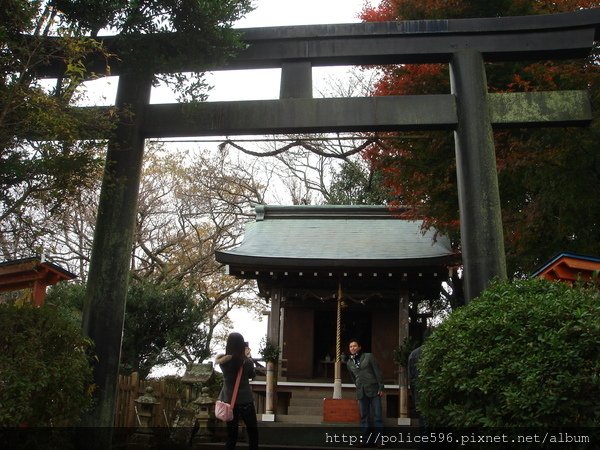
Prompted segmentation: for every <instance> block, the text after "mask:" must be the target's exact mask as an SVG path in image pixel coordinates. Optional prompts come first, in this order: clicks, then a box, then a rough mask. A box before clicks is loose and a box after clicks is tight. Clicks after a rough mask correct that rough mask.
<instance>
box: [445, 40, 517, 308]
mask: <svg viewBox="0 0 600 450" xmlns="http://www.w3.org/2000/svg"><path fill="white" fill-rule="evenodd" d="M450 82H451V87H452V94H454V95H455V96H456V109H457V116H458V124H457V127H456V129H455V131H454V140H455V150H456V172H457V173H456V174H457V182H458V202H459V207H460V236H461V253H462V261H463V266H464V274H465V281H464V289H465V298H466V299H467V300H470V299H472V298H475V297H477V296H478V295H479V294H480V293H481V292H482V291H483V290H484V289H485V288H486V287H487V286H488V284H489V283H490V281H491V280H492V279H494V278H499V279H505V278H506V259H505V256H504V236H503V231H502V214H501V208H500V191H499V189H498V177H497V175H496V173H497V172H496V151H495V149H494V135H493V133H492V120H491V115H490V108H489V104H488V93H487V77H486V74H485V67H484V64H483V57H482V55H481V53H480V52H478V51H475V50H464V51H460V52H457V53H454V54H453V56H452V59H451V61H450Z"/></svg>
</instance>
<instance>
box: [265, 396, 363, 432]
mask: <svg viewBox="0 0 600 450" xmlns="http://www.w3.org/2000/svg"><path fill="white" fill-rule="evenodd" d="M330 395H331V392H329V391H328V392H327V393H324V392H323V391H311V390H304V391H295V392H294V393H293V394H292V396H291V398H290V403H289V405H288V411H287V412H288V413H287V415H283V414H280V415H278V416H277V419H276V420H277V422H285V423H303V424H320V423H321V422H322V421H323V398H325V397H328V396H330ZM354 395H355V394H354V392H349V391H344V392H343V393H342V397H343V398H354Z"/></svg>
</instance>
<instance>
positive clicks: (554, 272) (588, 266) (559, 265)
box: [533, 252, 600, 284]
mask: <svg viewBox="0 0 600 450" xmlns="http://www.w3.org/2000/svg"><path fill="white" fill-rule="evenodd" d="M594 272H596V273H598V272H600V258H597V257H593V256H585V255H577V254H575V253H566V252H565V253H560V254H558V255H556V256H555V257H554V258H552V259H551V260H550V261H548V262H547V263H546V264H544V265H543V266H542V267H541V268H539V269H538V270H537V271H536V272H535V273H534V274H533V276H534V277H539V278H544V279H546V280H551V281H564V282H567V283H571V284H573V283H574V282H576V281H589V280H590V279H591V278H592V276H593V275H594ZM596 276H597V275H596Z"/></svg>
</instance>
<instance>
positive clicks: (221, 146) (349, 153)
mask: <svg viewBox="0 0 600 450" xmlns="http://www.w3.org/2000/svg"><path fill="white" fill-rule="evenodd" d="M373 144H376V145H378V146H380V147H383V148H385V146H384V145H383V143H382V142H381V140H380V139H379V138H368V139H367V140H365V142H363V143H362V144H361V145H359V146H358V147H355V148H353V149H352V150H348V151H346V152H342V153H333V152H327V151H324V150H322V149H320V148H318V147H316V146H314V145H311V144H309V143H308V142H307V141H304V140H300V139H298V140H295V141H293V142H291V143H289V144H287V145H284V146H283V147H281V148H278V149H275V150H272V151H266V152H256V151H253V150H248V149H247V148H244V147H242V146H241V145H239V144H237V143H236V142H234V141H232V140H230V139H228V140H226V141H223V142H222V143H220V144H219V150H221V151H223V150H225V149H226V148H227V146H231V147H233V148H235V149H237V150H239V151H241V152H243V153H246V154H247V155H252V156H257V157H263V156H277V155H279V154H281V153H283V152H285V151H287V150H289V149H291V148H294V147H302V148H305V149H306V150H308V151H310V152H312V153H314V154H316V155H320V156H324V157H328V158H340V159H346V158H347V157H348V156H352V155H354V154H356V153H359V152H361V151H362V150H364V149H365V148H367V147H368V146H369V145H373Z"/></svg>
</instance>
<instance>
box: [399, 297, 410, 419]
mask: <svg viewBox="0 0 600 450" xmlns="http://www.w3.org/2000/svg"><path fill="white" fill-rule="evenodd" d="M408 310H409V305H408V291H402V292H400V298H399V299H398V346H402V345H404V344H405V343H406V340H407V339H408ZM398 413H399V414H398V416H399V417H398V425H410V415H409V407H408V377H407V373H406V368H405V367H404V366H402V365H399V366H398Z"/></svg>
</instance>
